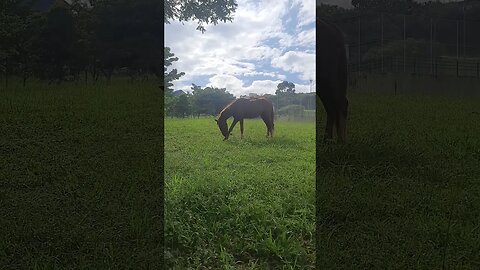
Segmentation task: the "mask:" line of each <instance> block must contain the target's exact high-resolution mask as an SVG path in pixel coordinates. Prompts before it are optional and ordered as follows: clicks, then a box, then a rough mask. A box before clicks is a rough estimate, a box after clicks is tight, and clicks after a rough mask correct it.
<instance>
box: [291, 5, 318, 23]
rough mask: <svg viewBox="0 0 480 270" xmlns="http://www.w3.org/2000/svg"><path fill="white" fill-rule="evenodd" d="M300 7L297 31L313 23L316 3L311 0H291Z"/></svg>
mask: <svg viewBox="0 0 480 270" xmlns="http://www.w3.org/2000/svg"><path fill="white" fill-rule="evenodd" d="M293 2H294V3H295V4H297V5H299V7H300V12H299V14H298V18H299V19H298V24H297V29H298V28H301V27H303V26H305V25H308V24H310V23H314V22H315V13H316V12H315V8H316V3H315V1H312V0H293Z"/></svg>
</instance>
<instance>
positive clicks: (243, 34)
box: [165, 0, 315, 95]
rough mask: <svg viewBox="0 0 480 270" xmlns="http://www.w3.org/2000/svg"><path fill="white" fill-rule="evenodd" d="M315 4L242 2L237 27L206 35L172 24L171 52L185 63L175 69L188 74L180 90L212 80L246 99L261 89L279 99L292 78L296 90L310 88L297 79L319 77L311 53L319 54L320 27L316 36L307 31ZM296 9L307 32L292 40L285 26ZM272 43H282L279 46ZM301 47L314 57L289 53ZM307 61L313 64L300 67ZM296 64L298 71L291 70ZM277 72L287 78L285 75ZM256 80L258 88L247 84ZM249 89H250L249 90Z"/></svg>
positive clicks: (168, 34)
mask: <svg viewBox="0 0 480 270" xmlns="http://www.w3.org/2000/svg"><path fill="white" fill-rule="evenodd" d="M310 2H313V1H311V0H293V2H292V1H287V0H284V1H278V0H263V1H256V0H239V1H238V8H237V11H236V12H235V14H234V20H233V22H232V23H230V22H227V23H220V24H218V25H216V26H213V25H207V26H206V30H207V31H206V32H205V33H204V34H202V33H201V32H200V31H197V30H195V29H196V27H197V24H196V22H185V23H184V24H182V23H178V22H172V23H171V24H167V25H166V26H165V46H167V47H170V48H171V51H172V52H173V53H174V54H175V56H176V57H178V58H179V60H178V61H177V62H174V64H173V68H177V69H178V71H183V72H185V73H186V75H185V76H183V77H181V78H180V80H177V81H175V82H174V87H175V89H182V90H190V87H191V84H192V83H196V84H199V82H198V80H202V82H204V81H205V80H208V84H209V85H215V86H217V87H225V88H227V90H228V91H229V92H231V93H234V94H235V95H237V93H238V95H240V94H248V93H250V92H248V91H253V92H255V91H257V90H255V89H259V90H258V91H266V92H265V93H267V92H268V93H273V92H275V89H276V84H278V82H277V80H286V79H287V78H288V80H289V81H292V80H293V82H294V83H295V84H298V83H305V82H301V81H300V82H299V81H298V80H295V79H292V78H293V77H296V76H297V75H298V76H299V78H300V79H301V80H308V79H310V77H312V76H311V74H312V72H314V68H313V69H311V68H310V67H311V66H312V67H314V66H315V65H314V61H315V58H314V57H311V56H312V55H313V54H314V50H313V52H312V50H311V49H312V48H313V49H314V46H313V45H314V37H315V35H314V27H315V26H311V27H310V28H313V31H312V29H309V28H308V27H306V25H307V24H308V22H309V21H311V19H312V18H313V20H314V16H315V10H314V5H313V9H312V11H309V10H308V7H309V6H310ZM291 4H296V5H299V8H300V12H299V14H297V16H296V17H297V18H298V20H297V21H296V24H295V25H297V28H298V27H302V29H301V30H298V29H290V31H291V30H293V32H296V33H298V34H297V35H291V34H288V33H287V32H286V29H285V25H284V24H283V23H282V22H283V21H282V20H286V19H288V18H294V16H291V14H290V13H289V12H291V9H289V7H290V5H291ZM312 16H313V17H312ZM310 17H312V18H310ZM269 39H270V40H269ZM272 40H273V41H275V40H277V41H278V44H276V43H275V42H273V41H272ZM272 43H273V44H272ZM299 45H301V46H306V47H307V49H308V50H309V51H308V52H305V51H306V50H303V51H304V52H305V54H306V55H304V54H300V52H301V51H299V52H295V53H298V54H295V55H291V54H289V47H292V46H299ZM306 56H308V57H306ZM295 57H296V58H298V59H297V60H296V61H293V60H292V59H290V58H295ZM302 59H303V60H304V61H310V62H311V63H307V62H303V63H300V62H299V61H301V60H302ZM259 63H261V65H259ZM291 63H293V65H294V66H292V67H290V66H288V65H289V64H291ZM302 66H303V67H302ZM274 67H279V68H281V69H283V70H284V71H286V72H284V73H279V72H278V71H277V70H274ZM292 72H293V73H292ZM252 76H255V78H254V79H256V80H255V81H253V83H249V82H248V83H247V82H246V81H245V80H242V79H241V78H245V79H246V80H248V81H250V80H251V79H252ZM257 77H258V78H257ZM269 79H271V80H269ZM272 82H277V83H276V84H275V85H274V87H270V84H271V83H272ZM247 84H250V86H245V85H247ZM266 85H268V87H267V86H266ZM201 86H205V85H201ZM257 86H258V87H257ZM267 88H268V89H267ZM272 91H273V92H272Z"/></svg>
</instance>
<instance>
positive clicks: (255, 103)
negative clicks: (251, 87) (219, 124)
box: [232, 98, 273, 118]
mask: <svg viewBox="0 0 480 270" xmlns="http://www.w3.org/2000/svg"><path fill="white" fill-rule="evenodd" d="M232 107H233V108H232V109H233V111H234V112H235V113H234V114H237V115H238V116H239V117H240V118H256V117H259V116H261V115H262V114H265V113H269V112H270V111H271V108H273V104H272V102H270V101H269V100H267V99H265V98H252V99H246V98H239V99H237V100H236V101H235V103H233V104H232Z"/></svg>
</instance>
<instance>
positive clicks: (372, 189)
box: [317, 93, 480, 269]
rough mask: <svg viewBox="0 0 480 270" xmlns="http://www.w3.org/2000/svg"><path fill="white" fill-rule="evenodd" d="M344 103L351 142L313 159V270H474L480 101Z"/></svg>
mask: <svg viewBox="0 0 480 270" xmlns="http://www.w3.org/2000/svg"><path fill="white" fill-rule="evenodd" d="M350 103H351V110H350V111H351V114H350V116H349V124H348V134H349V135H348V139H349V142H348V143H347V144H346V145H343V146H339V145H319V148H318V152H317V159H318V167H317V203H318V208H317V211H318V216H319V219H318V220H317V225H318V231H319V234H318V237H319V239H318V241H319V246H318V247H317V252H318V253H317V256H318V257H317V259H318V265H319V266H320V267H321V269H480V108H479V107H478V105H479V104H480V100H479V99H466V98H453V97H452V98H441V97H426V96H416V97H412V96H410V97H405V96H403V97H402V96H393V95H384V94H378V93H377V94H373V93H371V94H365V93H364V94H360V93H351V94H350ZM318 111H319V114H318V118H317V120H318V126H317V127H318V128H319V130H318V131H319V132H320V134H323V129H324V122H325V115H324V113H323V111H321V110H318Z"/></svg>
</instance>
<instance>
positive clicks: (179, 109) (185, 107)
mask: <svg viewBox="0 0 480 270" xmlns="http://www.w3.org/2000/svg"><path fill="white" fill-rule="evenodd" d="M173 110H174V114H175V116H177V117H182V118H183V117H185V116H188V115H190V114H191V107H190V102H189V100H188V96H187V95H185V94H182V95H180V96H179V97H178V98H177V99H176V102H175V105H174V109H173Z"/></svg>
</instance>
